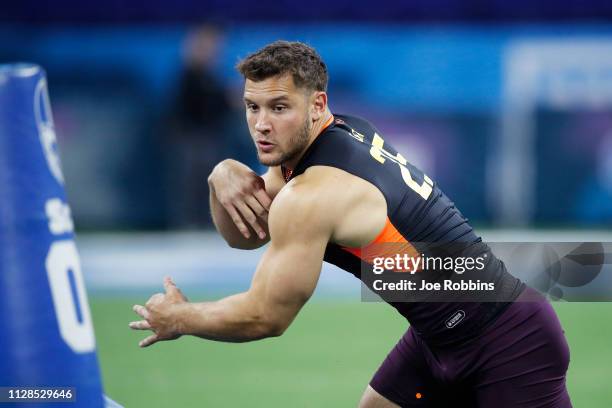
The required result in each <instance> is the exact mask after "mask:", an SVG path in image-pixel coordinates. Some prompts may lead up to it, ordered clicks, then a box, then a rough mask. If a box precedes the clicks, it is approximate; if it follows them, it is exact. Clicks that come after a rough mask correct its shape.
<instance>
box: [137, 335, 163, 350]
mask: <svg viewBox="0 0 612 408" xmlns="http://www.w3.org/2000/svg"><path fill="white" fill-rule="evenodd" d="M158 341H159V337H157V334H152V335H150V336H149V337H147V338H145V339H144V340H141V341H140V343H138V345H139V346H140V347H148V346H150V345H151V344H154V343H157V342H158Z"/></svg>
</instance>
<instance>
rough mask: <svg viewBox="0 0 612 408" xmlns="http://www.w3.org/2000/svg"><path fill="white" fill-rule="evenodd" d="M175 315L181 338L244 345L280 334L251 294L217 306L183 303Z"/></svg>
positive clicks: (213, 303)
mask: <svg viewBox="0 0 612 408" xmlns="http://www.w3.org/2000/svg"><path fill="white" fill-rule="evenodd" d="M175 314H176V315H175V320H176V322H177V327H178V328H179V331H180V333H181V334H189V335H193V336H198V337H201V338H204V339H207V340H215V341H224V342H232V343H242V342H247V341H253V340H259V339H263V338H266V337H274V336H278V335H280V334H281V330H279V329H278V327H277V326H275V325H274V324H272V323H271V322H270V321H268V320H266V318H265V314H264V313H263V310H261V307H260V306H258V305H257V304H255V302H253V301H252V300H250V299H249V295H248V293H240V294H237V295H233V296H229V297H226V298H224V299H221V300H219V301H216V302H202V303H183V304H181V305H178V306H177V309H176V310H175Z"/></svg>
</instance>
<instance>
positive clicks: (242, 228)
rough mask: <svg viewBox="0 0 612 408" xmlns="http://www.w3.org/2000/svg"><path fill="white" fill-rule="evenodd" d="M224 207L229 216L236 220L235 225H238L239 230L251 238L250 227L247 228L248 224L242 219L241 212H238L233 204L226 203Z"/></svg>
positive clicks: (247, 237)
mask: <svg viewBox="0 0 612 408" xmlns="http://www.w3.org/2000/svg"><path fill="white" fill-rule="evenodd" d="M223 207H224V208H225V210H226V211H227V213H228V214H229V216H230V217H231V218H232V221H233V222H234V225H236V228H238V231H240V233H241V234H242V235H243V236H244V237H245V238H246V239H249V238H251V233H250V232H249V229H248V228H247V226H246V224H245V223H244V222H243V221H242V217H241V216H240V214H238V211H237V210H236V208H234V206H233V205H232V204H228V205H224V206H223Z"/></svg>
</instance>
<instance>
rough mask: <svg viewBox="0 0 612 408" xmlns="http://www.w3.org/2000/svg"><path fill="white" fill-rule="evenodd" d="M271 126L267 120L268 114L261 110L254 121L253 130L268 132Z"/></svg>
mask: <svg viewBox="0 0 612 408" xmlns="http://www.w3.org/2000/svg"><path fill="white" fill-rule="evenodd" d="M271 128H272V126H271V125H270V121H269V120H268V115H266V113H265V112H264V111H263V110H262V111H260V112H259V115H257V122H255V130H256V131H258V132H260V133H268V132H270V130H271Z"/></svg>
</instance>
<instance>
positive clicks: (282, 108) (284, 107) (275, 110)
mask: <svg viewBox="0 0 612 408" xmlns="http://www.w3.org/2000/svg"><path fill="white" fill-rule="evenodd" d="M285 109H287V107H286V106H285V105H276V106H275V107H274V112H282V111H284V110H285Z"/></svg>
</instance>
